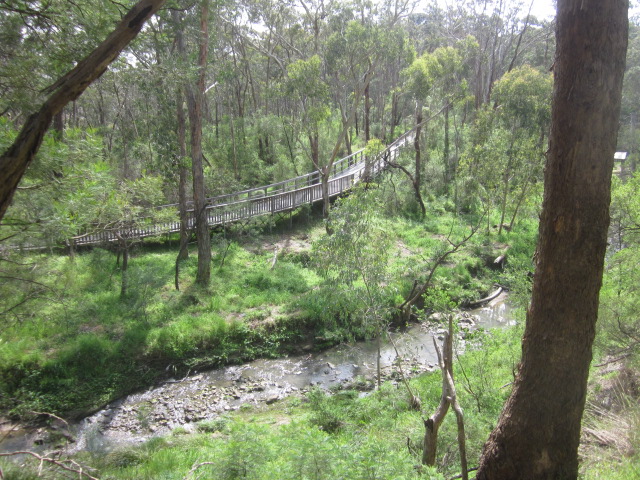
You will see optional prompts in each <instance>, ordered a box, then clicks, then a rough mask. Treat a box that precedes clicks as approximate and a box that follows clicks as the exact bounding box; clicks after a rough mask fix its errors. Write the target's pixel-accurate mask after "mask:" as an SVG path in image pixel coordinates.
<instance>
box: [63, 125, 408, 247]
mask: <svg viewBox="0 0 640 480" xmlns="http://www.w3.org/2000/svg"><path fill="white" fill-rule="evenodd" d="M412 133H413V130H410V131H408V132H406V133H404V134H403V135H401V136H400V137H398V138H397V139H396V140H395V141H394V142H393V143H391V144H390V145H389V146H388V147H387V148H386V149H385V150H384V151H382V152H380V154H378V155H377V156H376V158H375V159H373V160H371V161H370V162H369V165H368V168H369V174H371V175H375V174H377V173H378V172H380V171H381V170H383V169H384V168H385V167H386V163H387V162H388V161H392V160H394V159H395V158H396V157H397V156H398V154H399V152H400V148H401V147H402V146H404V145H406V144H407V143H408V142H409V141H410V140H411V139H412V137H413V135H412ZM366 169H367V159H366V158H365V156H364V149H362V150H359V151H357V152H355V153H353V154H352V155H349V156H347V157H345V158H342V159H340V160H338V161H337V162H335V163H334V166H333V168H332V175H331V178H330V179H329V196H330V197H335V196H337V195H340V194H341V193H343V192H345V191H347V190H349V189H350V188H352V187H353V186H354V185H356V184H357V183H359V182H360V181H361V180H362V178H363V177H364V175H365V174H366V172H365V170H366ZM321 200H322V185H321V182H320V172H318V171H315V172H312V173H308V174H306V175H301V176H299V177H295V178H291V179H288V180H285V181H282V182H277V183H272V184H269V185H263V186H260V187H256V188H251V189H248V190H242V191H239V192H234V193H230V194H225V195H220V196H217V197H212V198H209V199H207V207H206V209H207V220H208V222H209V225H210V226H217V225H225V224H228V223H233V222H237V221H240V220H244V219H248V218H251V217H255V216H258V215H266V214H274V213H280V212H287V211H290V210H295V209H296V208H299V207H301V206H303V205H305V204H312V203H315V202H319V201H321ZM156 208H159V209H172V210H173V211H174V215H175V218H176V220H175V221H170V222H163V223H158V224H153V225H149V226H146V227H144V228H130V229H119V230H105V229H102V230H99V231H96V232H92V233H87V234H81V235H78V236H76V237H75V238H74V239H73V242H74V244H75V245H96V244H103V243H109V242H116V241H118V237H121V238H145V237H155V236H158V235H162V234H166V233H175V232H179V231H180V222H179V221H178V205H177V204H170V205H161V206H159V207H156ZM188 215H189V218H188V227H189V228H192V227H193V225H194V221H195V219H194V214H193V208H191V209H190V210H189V211H188Z"/></svg>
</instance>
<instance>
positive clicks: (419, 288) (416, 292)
mask: <svg viewBox="0 0 640 480" xmlns="http://www.w3.org/2000/svg"><path fill="white" fill-rule="evenodd" d="M479 226H480V222H478V225H476V226H475V227H473V228H472V229H471V232H470V233H469V234H468V235H467V236H465V237H464V238H463V239H462V240H460V241H459V242H456V243H453V242H452V241H451V240H450V238H447V241H448V242H449V245H450V247H451V248H449V249H448V250H445V251H444V252H442V253H440V254H439V255H437V256H436V258H435V260H434V263H433V266H432V267H431V270H429V274H428V275H427V279H426V280H425V281H424V282H423V283H422V284H419V283H418V282H417V281H415V282H414V284H413V287H412V289H411V292H410V294H409V296H407V298H406V300H405V301H404V302H403V303H402V304H400V305H399V306H398V307H397V308H398V310H400V319H401V321H402V322H404V323H407V322H408V321H409V320H410V319H411V308H412V307H413V306H414V305H415V304H416V302H417V301H418V299H419V298H420V297H421V296H422V295H424V293H425V292H426V291H427V289H428V288H429V287H430V286H431V281H432V280H433V276H434V274H435V273H436V270H437V269H438V267H439V266H440V265H442V264H443V263H444V261H445V260H446V259H447V257H448V256H449V255H452V254H454V253H456V252H457V251H458V250H460V248H462V247H463V246H464V245H465V244H466V243H467V242H468V241H469V239H470V238H471V237H473V235H475V233H476V231H477V230H478V227H479ZM449 235H451V234H449Z"/></svg>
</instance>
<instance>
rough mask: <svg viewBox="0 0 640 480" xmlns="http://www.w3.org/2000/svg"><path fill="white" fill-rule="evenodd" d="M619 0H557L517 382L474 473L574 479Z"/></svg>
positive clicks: (622, 1) (616, 93)
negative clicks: (540, 193)
mask: <svg viewBox="0 0 640 480" xmlns="http://www.w3.org/2000/svg"><path fill="white" fill-rule="evenodd" d="M627 10H628V2H627V1H626V0H608V1H600V0H586V1H585V0H558V17H557V26H556V37H557V51H556V61H555V67H554V72H555V87H554V98H553V114H552V125H551V135H550V139H549V154H548V160H547V166H546V170H545V194H544V202H543V209H542V215H541V219H540V241H539V245H538V261H537V265H536V274H535V278H534V284H533V292H532V298H531V306H530V308H529V311H528V312H527V324H526V328H525V333H524V337H523V341H522V361H521V363H520V366H519V369H518V375H517V377H516V381H515V383H514V388H513V392H512V394H511V396H510V398H509V400H508V401H507V403H506V405H505V408H504V410H503V412H502V415H501V416H500V419H499V422H498V425H497V427H496V429H495V430H494V431H493V433H492V434H491V436H490V437H489V440H488V441H487V443H486V445H485V448H484V452H483V455H482V458H481V460H480V467H479V470H478V474H477V477H476V478H477V479H478V480H485V479H512V478H513V479H516V478H518V479H575V478H576V477H577V472H578V455H577V454H578V443H579V439H580V422H581V418H582V413H583V410H584V404H585V397H586V390H587V388H586V386H587V376H588V372H589V364H590V362H591V346H592V343H593V339H594V335H595V324H596V317H597V311H598V293H599V290H600V285H601V282H602V270H603V262H604V254H605V249H606V245H607V229H608V226H609V202H610V185H611V172H612V166H613V153H614V152H615V147H616V137H617V130H618V118H619V111H620V97H621V86H622V75H623V72H624V67H625V56H626V47H627V30H628V19H627Z"/></svg>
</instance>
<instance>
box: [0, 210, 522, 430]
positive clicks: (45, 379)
mask: <svg viewBox="0 0 640 480" xmlns="http://www.w3.org/2000/svg"><path fill="white" fill-rule="evenodd" d="M438 218H439V220H436V219H434V218H430V219H429V220H428V221H424V222H423V221H420V220H414V219H409V218H403V217H384V218H381V220H380V221H381V222H382V224H383V225H384V228H385V229H386V230H388V231H389V232H394V236H395V241H394V245H393V246H392V252H390V256H389V257H390V259H391V260H390V265H389V267H388V268H389V271H390V272H391V278H392V280H391V282H392V284H391V287H392V288H389V289H388V290H387V291H388V294H387V295H388V296H387V297H386V298H385V299H384V300H383V301H384V302H385V304H386V305H388V307H393V306H394V305H398V304H399V303H401V302H402V300H403V298H404V296H405V295H407V294H408V292H409V290H410V289H411V285H412V284H413V281H414V280H420V281H424V278H425V275H426V274H427V273H428V271H429V269H430V265H432V262H433V258H434V256H435V255H436V254H437V252H438V250H439V249H442V248H446V246H447V242H448V240H447V236H448V237H449V239H453V240H455V239H456V238H459V237H460V236H462V235H464V234H465V232H468V231H469V229H470V228H471V227H470V225H473V223H474V221H475V220H474V219H473V218H469V219H464V218H460V217H456V216H454V215H452V214H446V213H441V217H438ZM323 230H324V229H323V227H322V225H321V224H320V222H318V221H315V222H312V223H311V224H304V225H302V226H301V227H298V228H296V229H294V230H293V231H290V230H288V231H285V232H280V233H278V234H273V235H268V234H264V233H263V234H262V235H261V236H259V237H258V236H254V235H241V234H236V235H235V236H234V237H229V238H227V237H226V236H220V237H216V239H215V240H216V241H214V251H213V253H214V255H213V260H212V282H211V285H210V287H209V288H207V289H202V288H199V287H197V286H196V285H194V284H193V278H195V270H196V267H197V258H196V256H195V254H192V255H191V256H190V257H189V259H187V260H186V261H184V262H183V263H182V265H181V271H180V280H181V281H180V287H181V289H180V291H177V290H175V288H174V287H173V282H174V266H175V249H174V248H172V246H171V245H166V244H165V245H162V244H160V245H158V244H142V245H139V246H137V247H134V248H133V249H132V251H131V255H130V259H129V269H128V277H129V289H128V292H127V294H126V296H124V297H123V296H121V295H120V281H121V273H122V272H121V270H120V265H119V264H118V259H117V255H115V254H114V252H111V251H108V250H104V249H101V248H93V249H88V250H84V251H80V252H78V253H77V254H76V255H75V256H74V257H68V256H65V255H56V254H46V255H44V254H31V255H27V256H26V257H22V262H23V263H30V264H33V265H34V266H33V267H31V271H35V272H38V275H39V277H38V282H39V283H41V284H43V285H44V286H45V287H46V293H45V294H42V295H41V296H38V297H37V298H34V299H33V300H32V301H30V302H28V303H26V304H25V306H24V307H21V309H20V310H19V315H17V314H16V315H15V317H14V318H13V319H7V318H5V319H3V320H2V322H3V329H2V333H1V334H0V411H2V412H4V413H9V414H10V415H13V416H20V417H23V418H27V417H28V416H29V414H30V412H33V411H37V412H42V411H45V412H51V413H55V414H62V415H64V416H68V417H78V416H82V415H84V414H86V413H87V412H90V411H92V410H94V409H96V408H98V407H100V406H101V405H104V404H105V403H108V402H109V401H111V400H113V399H115V398H117V397H119V396H122V395H124V394H126V393H129V392H131V391H133V390H136V389H139V388H141V387H144V386H147V385H150V384H152V383H153V382H155V381H157V380H158V379H160V378H163V377H168V376H172V375H185V374H187V373H188V372H192V373H193V372H194V371H196V370H202V369H205V368H210V367H215V366H220V365H223V364H230V363H239V362H244V361H247V360H251V359H254V358H257V357H273V356H278V355H283V354H286V353H291V352H295V351H299V349H300V348H301V347H302V346H307V345H311V346H312V348H315V349H321V348H326V347H328V346H331V345H334V344H336V343H339V342H342V341H345V340H351V339H354V338H362V337H364V336H366V335H367V334H368V333H367V330H366V322H361V321H359V320H358V318H356V317H355V314H354V311H355V310H356V309H354V306H353V305H352V303H353V301H354V300H353V298H352V297H351V296H350V295H349V294H348V292H349V289H348V288H341V289H335V288H334V287H335V285H334V284H333V283H332V282H327V281H323V280H322V277H321V276H320V274H319V272H318V271H317V266H316V264H315V263H314V259H313V256H312V255H311V244H312V243H313V241H314V239H315V238H318V237H320V236H321V235H324V232H323ZM522 231H523V232H524V235H525V236H530V234H531V232H530V230H529V229H528V227H526V223H523V230H522ZM496 242H497V243H502V242H505V243H506V242H513V243H514V244H518V242H524V243H525V244H526V242H527V241H523V240H521V239H520V236H519V235H517V234H513V233H512V234H508V235H507V234H503V235H502V237H500V238H497V236H495V235H493V236H492V237H486V236H485V235H481V234H477V235H476V236H474V237H473V238H472V239H471V241H470V242H469V245H468V246H467V247H465V249H463V250H462V251H461V252H460V253H457V254H456V256H455V257H452V258H451V260H450V261H449V262H448V263H447V264H445V265H443V266H442V267H441V268H439V269H438V275H436V277H435V278H434V282H433V289H432V290H431V291H432V292H441V293H442V294H443V295H446V298H447V302H449V303H450V304H463V303H464V302H466V301H468V300H470V299H473V298H478V297H481V296H483V295H484V294H486V293H487V292H488V291H490V290H491V289H492V288H493V284H494V283H496V282H503V283H504V282H506V281H508V279H509V273H508V270H507V271H500V270H494V269H492V268H491V262H492V261H493V258H494V256H495V254H496V251H499V248H497V247H496V246H495V245H496ZM290 244H295V245H294V246H291V245H290ZM276 247H277V252H278V253H277V261H276V263H275V265H274V264H273V260H274V250H275V249H276ZM524 250H525V249H524V248H523V251H524ZM518 255H520V252H518ZM523 255H524V256H527V255H528V256H530V255H531V253H530V252H529V253H525V254H523ZM513 261H514V264H516V263H517V262H521V260H519V259H518V257H516V256H514V259H513ZM11 295H12V296H7V297H5V298H3V301H4V302H5V303H6V304H7V305H10V304H12V302H13V303H18V302H19V301H20V296H19V291H18V290H15V291H13V290H12V291H11ZM436 297H437V296H436ZM436 297H433V295H427V296H426V303H425V304H424V305H420V306H418V307H419V308H417V310H416V314H417V315H421V312H422V311H423V310H426V311H429V310H431V309H432V308H434V307H435V306H436V305H437V304H441V303H442V301H441V299H439V298H436Z"/></svg>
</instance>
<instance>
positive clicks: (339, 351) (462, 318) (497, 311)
mask: <svg viewBox="0 0 640 480" xmlns="http://www.w3.org/2000/svg"><path fill="white" fill-rule="evenodd" d="M505 298H506V297H505V296H504V295H502V296H500V297H498V298H496V299H494V300H493V301H492V302H491V303H490V304H489V305H487V306H485V307H483V308H479V309H476V310H473V311H471V312H464V313H461V314H459V319H458V322H459V325H460V333H459V335H458V341H457V345H458V349H459V350H463V349H464V348H465V346H466V341H465V337H466V336H467V335H466V332H467V331H469V330H472V329H475V328H477V327H483V328H493V327H496V326H501V325H508V324H510V323H511V322H512V321H511V319H510V317H511V315H510V311H509V307H508V306H507V304H506V303H505ZM442 333H444V330H443V329H442V327H440V326H438V324H437V323H436V322H434V321H432V322H425V323H422V324H419V325H414V326H412V327H410V328H408V329H406V330H404V331H401V332H394V333H393V334H392V338H393V340H394V342H393V343H394V344H395V348H394V346H393V345H392V344H391V343H390V342H389V341H385V342H384V343H383V345H382V349H381V367H382V376H383V380H390V381H394V382H399V381H400V377H399V373H398V371H399V369H398V368H397V363H398V362H400V361H401V362H402V368H403V371H404V372H405V374H408V375H417V374H420V373H423V372H426V371H431V370H434V369H435V368H437V367H436V364H437V357H436V352H435V348H434V346H433V341H432V338H433V337H434V336H435V337H436V338H439V339H441V338H442ZM396 348H397V350H398V352H399V353H400V355H399V356H398V355H397V354H396ZM376 352H377V346H376V342H357V343H354V344H353V345H340V346H338V347H335V348H332V349H329V350H327V351H325V352H321V353H313V354H306V355H300V356H295V357H288V358H281V359H274V360H270V359H267V360H264V359H262V360H255V361H253V362H250V363H247V364H244V365H237V366H228V367H225V368H220V369H216V370H212V371H207V372H196V373H194V374H192V375H190V376H188V377H185V378H181V379H171V380H168V381H166V382H164V383H162V384H160V385H157V386H155V387H152V388H150V389H148V390H146V391H142V392H138V393H135V394H132V395H129V396H127V397H124V398H121V399H119V400H117V401H115V402H112V403H111V404H109V405H107V406H106V407H105V408H104V409H102V410H100V411H99V412H97V413H96V414H94V415H91V416H89V417H87V418H85V419H84V420H82V421H81V422H79V423H77V424H74V425H67V424H65V423H64V422H62V421H61V420H56V421H54V422H52V424H53V425H52V426H51V427H49V428H46V429H45V428H40V429H37V430H24V429H20V428H18V427H17V426H15V425H11V424H10V423H9V422H4V423H0V452H8V451H16V450H25V449H27V450H40V451H42V450H47V449H52V448H61V447H63V448H65V449H66V450H67V451H69V452H77V451H80V450H89V451H93V452H106V451H110V450H112V449H114V448H118V447H122V446H126V445H131V444H137V443H142V442H144V441H146V440H148V439H150V438H151V437H154V436H159V435H165V434H168V433H170V432H171V431H172V430H173V429H175V428H177V427H181V428H184V429H186V430H187V431H188V430H195V428H196V426H197V423H198V422H201V421H205V420H215V419H216V418H219V417H220V416H221V415H224V414H225V413H228V412H231V411H234V410H238V409H241V408H246V407H247V406H258V405H263V404H272V403H275V402H277V401H279V400H281V399H283V398H285V397H287V396H290V395H303V394H305V393H306V392H308V391H309V390H310V389H311V388H315V387H318V388H323V389H327V390H330V389H333V388H356V389H359V390H362V391H367V390H370V389H371V388H373V385H374V381H375V374H376Z"/></svg>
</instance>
